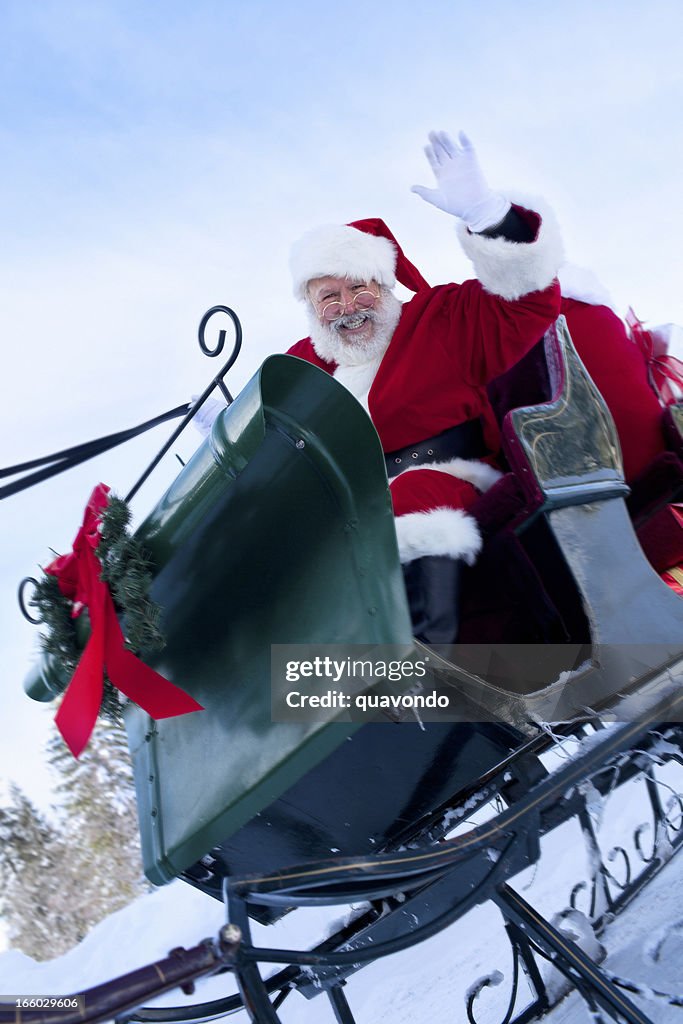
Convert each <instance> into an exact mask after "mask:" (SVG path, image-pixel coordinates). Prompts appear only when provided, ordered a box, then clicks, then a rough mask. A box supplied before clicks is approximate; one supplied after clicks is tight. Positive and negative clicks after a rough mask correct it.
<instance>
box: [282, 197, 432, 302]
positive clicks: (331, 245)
mask: <svg viewBox="0 0 683 1024" xmlns="http://www.w3.org/2000/svg"><path fill="white" fill-rule="evenodd" d="M289 266H290V270H291V272H292V281H293V284H294V295H295V296H296V298H297V299H305V298H306V286H307V284H308V282H309V281H312V280H313V279H314V278H316V277H350V278H354V279H355V280H360V281H377V283H378V284H380V285H384V287H386V288H393V287H394V285H395V284H396V281H397V280H398V281H400V283H401V284H402V285H405V287H406V288H408V289H410V291H413V292H416V291H418V290H419V289H420V288H427V287H429V286H428V284H427V282H426V281H425V279H424V278H423V277H422V274H420V272H419V270H417V268H416V267H414V266H413V264H412V263H411V262H410V260H408V259H406V257H405V255H404V254H403V250H402V249H401V247H400V245H399V244H398V242H397V241H396V239H395V238H394V236H393V234H392V233H391V231H390V230H389V228H388V227H387V226H386V224H385V223H384V221H383V220H380V219H379V218H378V217H370V218H368V219H366V220H356V221H352V222H351V224H325V225H323V226H322V227H319V228H314V229H313V230H312V231H307V232H306V234H305V235H303V237H302V238H300V239H299V241H298V242H295V243H294V245H293V246H292V251H291V255H290V260H289Z"/></svg>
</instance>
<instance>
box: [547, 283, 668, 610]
mask: <svg viewBox="0 0 683 1024" xmlns="http://www.w3.org/2000/svg"><path fill="white" fill-rule="evenodd" d="M559 278H560V284H561V287H562V313H563V314H564V316H565V317H566V319H567V326H568V328H569V333H570V334H571V337H572V341H573V343H574V347H575V348H576V350H577V352H578V353H579V355H580V357H581V360H582V362H583V363H584V365H585V367H586V369H587V370H588V372H589V374H590V376H591V377H592V379H593V381H594V382H595V384H596V385H597V387H598V389H599V391H600V392H601V394H602V396H603V398H604V399H605V402H606V403H607V406H608V408H609V410H610V412H611V414H612V418H613V419H614V423H615V426H616V428H617V432H618V434H619V441H620V444H621V453H622V460H623V464H624V476H625V478H626V481H627V482H628V483H631V482H633V481H634V480H636V478H637V477H639V476H640V475H641V474H642V473H644V471H645V470H646V469H647V468H648V467H649V466H650V465H651V464H652V463H653V462H654V460H655V459H656V458H657V456H659V455H661V454H662V453H663V452H665V451H666V450H667V444H666V439H665V437H664V431H663V407H664V405H665V404H667V402H668V401H672V400H675V399H676V397H677V394H676V391H674V390H673V389H672V387H671V382H672V381H674V382H675V384H677V385H678V386H679V387H680V381H681V375H680V369H681V368H680V364H678V361H677V360H675V359H673V358H672V357H669V356H667V355H666V354H665V352H663V353H657V352H656V351H655V348H656V345H655V341H656V339H653V338H652V337H651V336H650V335H649V332H645V331H642V332H641V333H642V334H643V335H648V337H649V340H650V344H649V345H648V343H647V339H646V338H645V337H643V338H641V343H640V344H638V343H637V342H636V340H634V339H633V338H632V337H630V336H629V333H628V331H627V329H626V326H625V325H624V323H623V321H622V320H621V319H620V318H619V317H618V316H617V315H616V313H614V312H613V310H612V309H611V308H610V299H609V296H608V294H607V293H606V292H605V290H604V289H603V288H602V285H600V282H599V281H597V279H596V278H595V277H594V275H593V274H591V272H590V271H586V270H584V269H583V268H581V267H576V266H574V265H573V264H565V265H564V266H563V267H562V268H561V269H560V274H559ZM637 326H638V327H639V328H642V325H639V324H638V325H637ZM649 486H650V485H649V484H646V485H645V487H646V489H647V488H649ZM641 487H642V485H641ZM653 497H654V496H653ZM649 500H650V502H651V501H652V498H650V499H649ZM636 526H637V534H638V539H639V540H640V542H641V545H642V547H643V550H644V551H645V554H646V555H647V557H648V558H649V559H650V561H651V563H652V565H653V567H654V568H655V569H657V571H658V572H660V573H661V574H662V576H663V578H664V580H665V581H666V582H667V583H668V584H669V586H671V587H673V589H675V590H676V591H677V592H678V593H681V594H683V589H682V588H681V586H680V580H681V578H683V574H681V573H680V569H681V567H683V515H682V514H681V511H680V509H679V507H677V506H673V507H669V506H667V505H664V506H663V507H661V508H659V509H658V510H657V511H656V512H655V513H654V514H651V515H650V516H649V517H648V518H647V519H645V521H644V522H641V523H640V524H639V523H638V518H637V517H636ZM667 570H669V571H667ZM671 570H673V574H672V571H671Z"/></svg>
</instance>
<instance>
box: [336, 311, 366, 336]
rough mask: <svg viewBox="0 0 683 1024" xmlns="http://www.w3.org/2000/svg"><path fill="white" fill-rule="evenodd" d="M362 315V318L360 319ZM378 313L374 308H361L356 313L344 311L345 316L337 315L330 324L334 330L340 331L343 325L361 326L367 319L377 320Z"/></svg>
mask: <svg viewBox="0 0 683 1024" xmlns="http://www.w3.org/2000/svg"><path fill="white" fill-rule="evenodd" d="M359 317H360V320H359V319H358V318H359ZM376 319H377V313H376V312H375V310H374V309H359V310H357V311H355V312H354V313H344V314H343V316H340V317H337V319H336V320H333V321H332V323H331V324H330V327H331V328H332V330H333V331H339V330H341V329H342V328H343V327H360V325H361V324H363V323H365V321H366V320H376Z"/></svg>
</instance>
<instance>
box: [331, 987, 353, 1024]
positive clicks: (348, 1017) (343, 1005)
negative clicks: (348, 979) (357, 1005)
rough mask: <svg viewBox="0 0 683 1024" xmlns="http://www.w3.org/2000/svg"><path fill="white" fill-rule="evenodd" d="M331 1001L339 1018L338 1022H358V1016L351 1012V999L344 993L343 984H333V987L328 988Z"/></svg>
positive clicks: (348, 1023) (339, 1023)
mask: <svg viewBox="0 0 683 1024" xmlns="http://www.w3.org/2000/svg"><path fill="white" fill-rule="evenodd" d="M327 995H328V997H329V1000H330V1003H331V1004H332V1010H333V1011H334V1016H335V1018H336V1020H337V1024H356V1018H355V1017H354V1016H353V1014H352V1013H351V1007H350V1006H349V1001H348V999H347V998H346V996H345V995H344V992H343V990H342V986H341V985H333V986H332V988H330V989H328V990H327Z"/></svg>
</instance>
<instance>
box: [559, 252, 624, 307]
mask: <svg viewBox="0 0 683 1024" xmlns="http://www.w3.org/2000/svg"><path fill="white" fill-rule="evenodd" d="M557 276H558V278H559V279H560V288H561V289H562V294H563V296H564V297H565V298H566V299H578V301H579V302H587V303H588V304H589V305H591V306H609V308H610V309H614V303H613V302H612V297H611V295H610V293H609V292H608V291H607V289H606V288H605V286H604V284H603V283H602V281H600V279H599V278H598V277H597V275H596V274H594V273H593V271H592V270H588V269H587V268H586V267H579V266H578V265H577V264H576V263H563V264H562V266H561V267H560V269H559V272H558V274H557Z"/></svg>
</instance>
